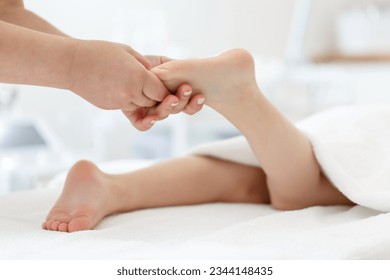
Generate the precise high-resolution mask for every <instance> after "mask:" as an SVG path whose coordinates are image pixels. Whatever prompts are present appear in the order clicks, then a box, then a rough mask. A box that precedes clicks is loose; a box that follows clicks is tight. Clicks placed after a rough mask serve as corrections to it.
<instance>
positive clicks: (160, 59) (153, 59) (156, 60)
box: [145, 55, 173, 70]
mask: <svg viewBox="0 0 390 280" xmlns="http://www.w3.org/2000/svg"><path fill="white" fill-rule="evenodd" d="M145 58H146V59H147V60H148V62H149V65H150V68H148V69H149V70H150V69H152V68H153V67H156V66H159V65H161V64H164V63H166V62H169V61H172V60H173V59H172V58H169V57H166V56H158V55H146V56H145Z"/></svg>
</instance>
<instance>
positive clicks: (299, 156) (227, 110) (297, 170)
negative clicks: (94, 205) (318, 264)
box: [153, 50, 351, 209]
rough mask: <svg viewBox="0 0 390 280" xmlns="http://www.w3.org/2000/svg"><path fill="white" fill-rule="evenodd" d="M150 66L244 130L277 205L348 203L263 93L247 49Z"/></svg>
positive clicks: (303, 140) (170, 83) (171, 84)
mask: <svg viewBox="0 0 390 280" xmlns="http://www.w3.org/2000/svg"><path fill="white" fill-rule="evenodd" d="M153 71H154V72H155V73H156V74H157V75H158V76H159V77H160V79H162V80H163V82H164V84H165V85H166V86H168V87H170V88H171V89H175V88H176V87H177V86H178V85H179V84H180V83H182V82H186V83H188V84H190V85H191V86H192V87H193V88H194V92H202V93H203V94H204V95H205V96H206V105H209V106H210V107H212V108H214V109H215V110H216V111H218V112H219V113H221V114H222V115H224V116H225V117H226V118H227V119H228V120H230V121H231V122H232V123H233V124H234V125H235V126H236V127H237V128H238V129H239V130H240V131H241V132H242V133H243V134H244V135H245V137H246V138H247V140H248V141H249V143H250V145H251V147H252V149H253V151H254V153H255V155H256V157H257V158H258V160H259V161H260V163H261V166H262V168H263V170H264V172H265V174H266V181H267V186H268V189H269V193H270V197H271V203H272V204H273V205H274V206H275V207H276V208H279V209H299V208H304V207H308V206H312V205H330V204H351V202H350V201H349V200H348V199H347V198H346V197H345V196H344V195H342V194H341V193H340V192H339V191H338V190H337V189H336V188H334V186H332V184H331V183H330V182H329V180H328V179H327V178H326V177H325V176H324V175H323V174H322V172H321V169H320V166H319V165H318V162H317V160H316V158H315V157H314V154H313V151H312V147H311V144H310V142H309V140H308V139H307V138H306V137H305V136H304V135H303V134H302V133H301V132H300V131H299V130H298V129H297V128H296V127H295V126H294V125H293V124H291V123H290V122H289V121H288V120H287V119H286V118H285V117H284V116H283V115H282V114H281V113H280V112H279V111H278V110H277V109H276V108H275V107H274V106H273V105H272V104H271V103H270V102H268V100H267V99H266V98H265V96H264V95H263V94H262V93H261V91H260V89H259V88H258V86H257V83H256V79H255V67H254V62H253V59H252V57H251V55H250V54H249V53H248V52H246V51H243V50H232V51H228V52H225V53H223V54H221V55H219V56H217V57H214V58H207V59H196V60H187V61H184V62H181V61H173V62H169V63H166V64H163V65H161V66H160V67H158V68H156V69H154V70H153Z"/></svg>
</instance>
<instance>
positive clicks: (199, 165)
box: [43, 156, 269, 232]
mask: <svg viewBox="0 0 390 280" xmlns="http://www.w3.org/2000/svg"><path fill="white" fill-rule="evenodd" d="M208 202H248V203H269V195H268V191H267V188H266V184H265V175H264V173H263V172H262V171H261V169H259V168H256V167H251V166H246V165H240V164H236V163H232V162H227V161H222V160H218V159H213V158H208V157H200V156H189V157H185V158H179V159H175V160H171V161H167V162H164V163H160V164H156V165H153V166H151V167H148V168H145V169H141V170H138V171H135V172H131V173H127V174H121V175H109V174H106V173H103V172H102V171H100V170H99V169H98V168H97V167H96V166H95V165H94V164H92V163H91V162H88V161H81V162H78V163H77V164H75V165H74V166H73V167H72V169H71V170H70V172H69V174H68V177H67V180H66V183H65V186H64V190H63V192H62V194H61V196H60V198H59V199H58V201H57V202H56V204H55V205H54V207H53V209H52V210H51V211H50V213H49V215H48V216H47V218H46V221H45V222H44V223H43V228H44V229H48V230H58V231H64V232H74V231H80V230H87V229H92V228H93V227H95V225H96V224H97V223H99V222H100V221H101V220H102V219H103V218H104V217H105V216H108V215H110V214H113V213H117V212H126V211H131V210H136V209H143V208H153V207H162V206H173V205H191V204H199V203H208Z"/></svg>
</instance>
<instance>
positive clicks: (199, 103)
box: [196, 98, 205, 105]
mask: <svg viewBox="0 0 390 280" xmlns="http://www.w3.org/2000/svg"><path fill="white" fill-rule="evenodd" d="M204 101H205V99H204V98H199V99H198V100H197V101H196V103H198V105H202V104H203V103H204Z"/></svg>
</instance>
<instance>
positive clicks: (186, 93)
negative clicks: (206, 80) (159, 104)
mask: <svg viewBox="0 0 390 280" xmlns="http://www.w3.org/2000/svg"><path fill="white" fill-rule="evenodd" d="M191 93H192V90H189V91H186V92H184V93H183V95H184V96H190V95H191Z"/></svg>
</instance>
